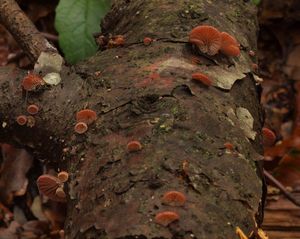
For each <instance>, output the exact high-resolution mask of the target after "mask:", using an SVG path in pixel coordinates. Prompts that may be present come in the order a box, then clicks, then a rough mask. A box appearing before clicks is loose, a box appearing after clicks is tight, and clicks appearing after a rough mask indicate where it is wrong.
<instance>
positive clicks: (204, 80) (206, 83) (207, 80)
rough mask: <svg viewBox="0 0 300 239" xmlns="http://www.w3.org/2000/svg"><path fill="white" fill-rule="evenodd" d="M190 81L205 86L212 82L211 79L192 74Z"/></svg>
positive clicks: (202, 75)
mask: <svg viewBox="0 0 300 239" xmlns="http://www.w3.org/2000/svg"><path fill="white" fill-rule="evenodd" d="M192 79H193V80H196V81H199V82H201V83H202V84H204V85H206V86H211V84H212V81H211V79H210V78H209V77H208V76H207V75H205V74H202V73H194V74H192Z"/></svg>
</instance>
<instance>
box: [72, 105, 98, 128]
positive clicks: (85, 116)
mask: <svg viewBox="0 0 300 239" xmlns="http://www.w3.org/2000/svg"><path fill="white" fill-rule="evenodd" d="M96 119H97V114H96V112H95V111H93V110H90V109H84V110H80V111H78V112H77V113H76V121H77V122H83V123H86V124H87V125H89V124H91V123H93V122H94V121H95V120H96Z"/></svg>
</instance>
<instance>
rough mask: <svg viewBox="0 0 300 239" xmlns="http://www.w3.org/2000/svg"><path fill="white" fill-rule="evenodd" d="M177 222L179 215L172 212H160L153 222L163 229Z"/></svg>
mask: <svg viewBox="0 0 300 239" xmlns="http://www.w3.org/2000/svg"><path fill="white" fill-rule="evenodd" d="M177 220H179V215H178V214H177V213H176V212H172V211H164V212H160V213H157V214H156V216H155V222H156V223H157V224H160V225H162V226H165V227H166V226H168V225H169V224H170V223H172V222H174V221H177Z"/></svg>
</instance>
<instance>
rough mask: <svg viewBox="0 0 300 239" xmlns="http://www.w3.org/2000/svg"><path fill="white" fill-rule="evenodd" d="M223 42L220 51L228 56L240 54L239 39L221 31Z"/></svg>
mask: <svg viewBox="0 0 300 239" xmlns="http://www.w3.org/2000/svg"><path fill="white" fill-rule="evenodd" d="M221 38H222V44H221V48H220V51H221V52H222V53H223V54H225V55H227V56H239V55H240V44H239V43H238V42H237V40H236V39H235V38H234V37H233V36H231V35H230V34H228V33H227V32H222V33H221Z"/></svg>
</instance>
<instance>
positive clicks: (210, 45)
mask: <svg viewBox="0 0 300 239" xmlns="http://www.w3.org/2000/svg"><path fill="white" fill-rule="evenodd" d="M221 40H222V39H221V33H220V32H219V31H218V29H216V28H214V27H212V26H197V27H195V28H194V29H192V31H191V32H190V35H189V42H191V43H193V44H195V45H196V46H197V47H198V48H199V50H200V51H201V52H203V53H206V54H208V55H211V56H212V55H216V54H217V53H218V52H219V50H220V47H221Z"/></svg>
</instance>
